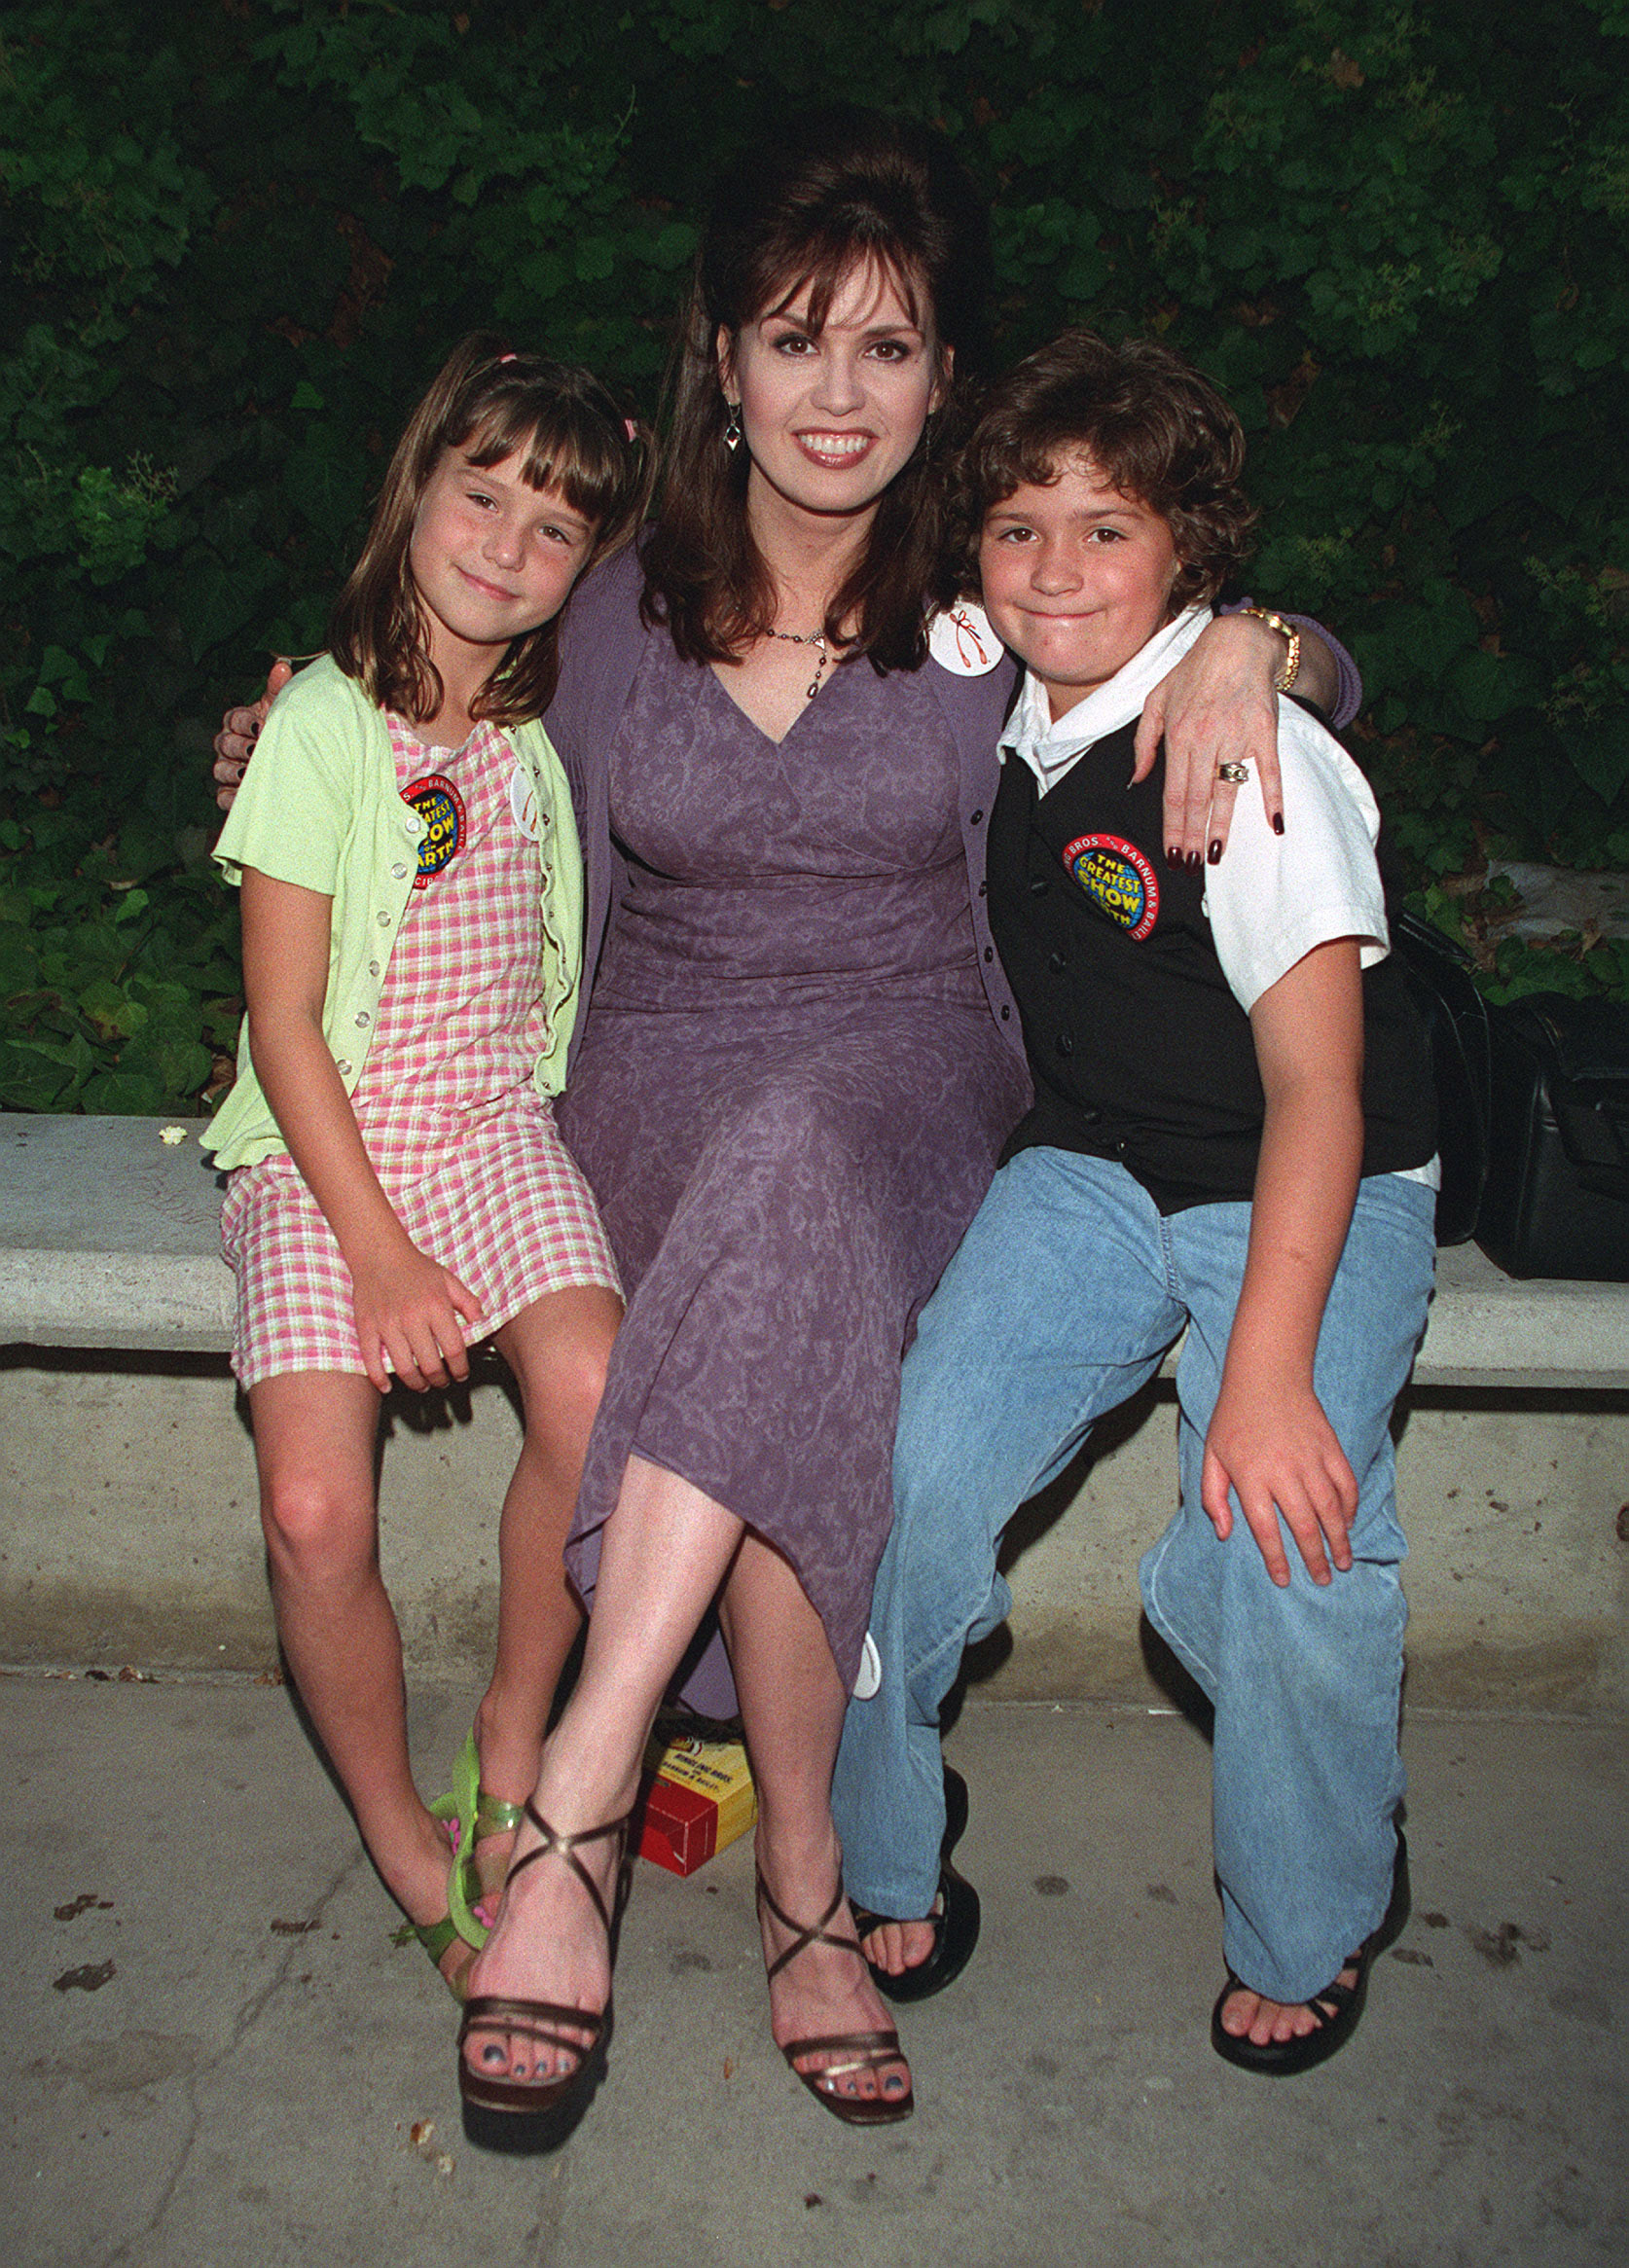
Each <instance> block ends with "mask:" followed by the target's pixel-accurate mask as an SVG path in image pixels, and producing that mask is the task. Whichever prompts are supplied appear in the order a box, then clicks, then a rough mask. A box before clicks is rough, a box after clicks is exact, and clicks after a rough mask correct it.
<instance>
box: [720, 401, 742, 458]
mask: <svg viewBox="0 0 1629 2268" xmlns="http://www.w3.org/2000/svg"><path fill="white" fill-rule="evenodd" d="M725 407H726V408H727V409H728V411H729V413H730V414H729V417H728V419H727V420H726V422H725V426H724V446H725V448H726V449H727V450H729V452H730V454H731V455H732V456H734V455H735V453H736V451H737V450H738V449H740V447H741V404H740V403H739V402H728V403H726V404H725Z"/></svg>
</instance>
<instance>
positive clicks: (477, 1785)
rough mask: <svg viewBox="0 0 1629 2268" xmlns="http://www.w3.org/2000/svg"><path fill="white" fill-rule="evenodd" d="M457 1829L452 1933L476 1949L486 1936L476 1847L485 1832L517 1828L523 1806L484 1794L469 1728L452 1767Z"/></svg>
mask: <svg viewBox="0 0 1629 2268" xmlns="http://www.w3.org/2000/svg"><path fill="white" fill-rule="evenodd" d="M446 1800H448V1801H449V1802H453V1803H455V1804H456V1806H457V1814H456V1816H457V1818H458V1822H459V1828H460V1833H459V1837H458V1843H457V1847H456V1850H455V1852H454V1854H453V1870H452V1873H451V1874H450V1875H449V1877H448V1883H447V1905H448V1913H449V1916H450V1918H451V1920H452V1921H453V1925H454V1926H455V1927H456V1929H457V1932H458V1934H459V1936H460V1937H462V1938H463V1939H464V1940H465V1942H466V1943H467V1944H470V1945H473V1946H474V1947H475V1949H476V1951H477V1952H478V1953H479V1952H480V1950H481V1948H482V1947H483V1946H484V1945H485V1944H486V1942H487V1939H488V1936H489V1929H488V1926H487V1924H486V1923H485V1922H483V1921H482V1919H481V1917H480V1915H479V1914H478V1913H477V1912H476V1910H475V1909H476V1907H477V1906H478V1905H479V1904H480V1903H481V1900H482V1898H483V1896H484V1895H485V1894H486V1893H485V1892H484V1891H483V1890H482V1888H481V1877H480V1875H479V1874H478V1873H477V1871H476V1866H475V1846H476V1845H477V1843H481V1842H484V1841H485V1840H486V1838H487V1837H488V1836H489V1835H508V1834H512V1833H514V1831H515V1830H516V1829H517V1828H518V1827H519V1826H520V1823H521V1820H522V1818H523V1817H524V1816H525V1807H524V1806H523V1805H521V1804H518V1803H509V1802H507V1801H506V1800H505V1799H504V1798H503V1797H502V1796H501V1795H489V1793H488V1791H487V1790H486V1788H484V1787H483V1786H482V1784H481V1758H480V1754H479V1752H478V1751H477V1748H476V1746H475V1735H474V1733H473V1732H472V1733H471V1734H470V1736H469V1738H468V1740H466V1741H465V1743H464V1745H463V1748H462V1750H461V1752H460V1754H459V1757H458V1761H457V1763H456V1764H455V1765H454V1766H453V1794H452V1796H451V1797H449V1798H448V1799H446Z"/></svg>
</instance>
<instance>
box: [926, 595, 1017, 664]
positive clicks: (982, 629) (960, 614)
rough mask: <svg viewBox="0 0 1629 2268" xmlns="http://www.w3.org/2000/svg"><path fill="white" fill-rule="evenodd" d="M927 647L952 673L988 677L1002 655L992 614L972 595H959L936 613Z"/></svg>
mask: <svg viewBox="0 0 1629 2268" xmlns="http://www.w3.org/2000/svg"><path fill="white" fill-rule="evenodd" d="M927 650H928V652H929V653H930V654H931V655H932V657H933V659H934V661H935V662H937V663H938V665H939V666H940V668H941V669H948V670H949V671H950V673H951V675H952V676H953V677H988V676H989V675H990V672H991V670H992V669H994V668H995V666H996V664H997V663H998V662H999V661H1000V659H1001V641H1000V639H999V638H998V637H997V636H996V635H995V631H994V630H992V629H991V627H990V617H989V616H988V615H987V614H986V613H985V611H984V608H983V607H982V606H976V605H975V604H974V603H973V601H972V599H970V598H959V599H958V600H957V602H956V604H955V605H954V606H947V607H945V608H943V609H942V610H941V611H940V612H939V613H938V614H936V615H935V616H934V617H933V620H932V621H931V622H930V623H929V624H928V626H927Z"/></svg>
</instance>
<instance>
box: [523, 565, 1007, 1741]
mask: <svg viewBox="0 0 1629 2268" xmlns="http://www.w3.org/2000/svg"><path fill="white" fill-rule="evenodd" d="M618 564H619V566H620V565H621V562H619V563H618ZM612 572H613V575H614V573H615V570H613V571H612ZM625 572H626V570H625ZM639 646H640V651H639V655H638V659H637V664H636V666H634V667H633V675H632V690H631V692H630V693H629V694H628V696H627V698H626V700H625V701H621V702H620V709H619V713H618V714H617V717H616V721H615V725H614V730H613V731H611V732H610V734H609V736H608V745H607V746H605V747H603V748H601V749H597V750H596V751H595V752H594V760H595V761H596V762H597V763H598V764H600V765H602V766H603V768H604V771H605V773H606V775H607V780H608V816H609V828H610V834H611V837H612V838H613V839H614V842H615V845H616V847H617V851H618V853H619V854H620V855H618V856H617V857H616V858H615V860H614V861H613V864H614V867H615V881H614V882H613V884H612V888H611V896H610V913H609V920H608V923H607V927H606V932H605V944H604V949H603V953H602V955H601V957H600V959H599V964H598V968H597V974H596V976H595V980H594V987H593V994H592V1007H591V1009H590V1012H589V1014H588V1016H587V1019H586V1023H585V1026H584V1028H583V1030H582V1033H581V1038H580V1044H579V1046H578V1050H577V1054H576V1057H575V1061H574V1063H573V1066H572V1070H571V1074H570V1078H569V1081H568V1084H567V1090H566V1094H565V1097H564V1098H563V1101H562V1103H561V1109H560V1122H561V1130H562V1132H563V1133H564V1134H565V1137H566V1140H567V1142H568V1143H569V1145H570V1147H571V1149H572V1151H573V1153H574V1155H575V1156H576V1158H577V1160H578V1162H579V1164H580V1165H581V1166H582V1168H583V1170H584V1171H585V1172H586V1174H587V1175H588V1179H589V1182H590V1185H591V1186H592V1188H593V1189H594V1191H595V1194H596V1196H597V1199H598V1202H599V1205H600V1208H601V1211H602V1213H603V1217H604V1221H605V1225H606V1229H607V1231H608V1233H609V1236H610V1240H611V1243H612V1246H613V1248H614V1250H615V1252H616V1255H617V1259H618V1263H619V1265H620V1267H621V1269H622V1273H623V1278H624V1282H625V1285H626V1287H627V1291H628V1295H629V1312H628V1318H627V1321H626V1322H625V1324H624V1325H623V1329H622V1332H621V1334H620V1336H619V1338H618V1340H617V1344H616V1348H615V1350H614V1352H613V1355H612V1360H611V1370H610V1379H609V1384H608V1386H607V1390H606V1394H605V1399H604V1403H603V1405H602V1407H601V1410H600V1413H599V1418H598V1422H597V1425H596V1427H595V1432H594V1437H593V1441H592V1443H591V1446H590V1450H589V1457H588V1465H587V1470H586V1472H585V1475H584V1480H583V1488H582V1494H581V1497H580V1500H579V1505H578V1512H577V1519H576V1524H575V1527H574V1529H573V1532H572V1539H571V1543H570V1545H569V1547H568V1552H567V1559H568V1564H569V1566H570V1568H571V1572H572V1575H573V1578H574V1580H575V1581H576V1582H577V1583H578V1585H579V1588H581V1589H582V1590H583V1591H584V1592H585V1594H592V1590H593V1585H594V1578H595V1570H596V1567H597V1560H598V1540H599V1530H601V1528H602V1527H603V1524H604V1522H605V1521H606V1520H607V1519H608V1518H609V1516H610V1514H611V1511H612V1509H613V1507H614V1505H615V1502H616V1498H617V1494H618V1490H619V1488H620V1486H621V1482H622V1477H623V1473H624V1469H625V1467H626V1465H627V1461H628V1458H629V1457H630V1455H631V1454H633V1453H637V1454H638V1455H639V1456H640V1457H642V1458H647V1459H649V1460H650V1461H651V1462H652V1463H654V1464H657V1465H661V1466H664V1467H666V1468H668V1469H669V1470H670V1471H673V1472H675V1473H678V1474H680V1475H681V1476H682V1477H683V1478H685V1479H686V1480H689V1481H691V1482H693V1483H695V1485H696V1486H697V1487H698V1488H700V1489H702V1490H704V1491H705V1492H706V1494H708V1495H710V1496H712V1497H713V1498H715V1499H716V1500H717V1501H718V1502H719V1503H721V1504H724V1505H725V1506H727V1507H728V1508H729V1509H730V1510H731V1511H732V1512H734V1513H736V1514H737V1515H738V1516H739V1517H740V1518H741V1519H742V1521H744V1522H745V1523H746V1525H747V1526H748V1528H750V1529H751V1530H755V1531H756V1532H757V1533H758V1534H760V1535H762V1536H763V1537H765V1538H767V1539H768V1541H769V1542H771V1543H772V1544H773V1545H775V1546H776V1548H777V1549H778V1550H779V1551H780V1552H781V1553H782V1554H784V1556H785V1557H786V1559H787V1560H788V1561H789V1562H790V1563H791V1565H792V1566H793V1568H794V1569H795V1570H796V1572H797V1575H798V1577H799V1580H800V1581H801V1583H802V1585H803V1587H804V1590H805V1591H806V1593H807V1594H808V1596H809V1598H810V1599H811V1601H812V1602H813V1603H814V1606H815V1608H816V1609H817V1611H818V1613H819V1615H820V1617H821V1620H822V1623H823V1625H824V1628H825V1631H826V1635H827V1638H829V1640H830V1643H831V1648H832V1653H833V1656H834V1658H835V1660H836V1662H837V1666H838V1670H839V1672H840V1674H841V1675H842V1676H843V1678H844V1679H845V1681H846V1682H847V1683H850V1684H851V1683H852V1681H853V1677H854V1674H855V1672H856V1669H857V1666H858V1661H859V1654H860V1648H861V1643H862V1640H863V1638H864V1633H865V1625H866V1617H867V1611H868V1608H869V1605H870V1601H871V1587H872V1581H873V1577H874V1575H875V1572H876V1566H877V1562H878V1559H879V1557H880V1555H881V1552H882V1548H883V1544H884V1541H885V1539H886V1537H887V1528H888V1522H889V1519H890V1517H891V1508H892V1505H891V1487H890V1465H891V1457H892V1446H893V1430H894V1421H895V1416H896V1412H897V1406H898V1395H899V1367H900V1359H901V1355H902V1352H903V1350H904V1348H905V1345H906V1343H907V1340H908V1338H909V1335H910V1332H911V1329H912V1326H913V1323H914V1318H915V1315H916V1313H917V1311H918V1310H919V1309H920V1307H921V1306H922V1305H923V1302H924V1301H925V1299H926V1298H927V1295H928V1294H929V1292H930V1291H931V1290H932V1289H933V1286H934V1284H935V1282H936V1281H937V1279H938V1277H939V1275H940V1272H941V1271H942V1269H943V1268H944V1266H945V1263H946V1262H947V1260H948V1259H949V1258H950V1255H951V1253H952V1252H953V1251H954V1250H955V1248H956V1245H957V1243H958V1242H959V1240H960V1237H961V1235H962V1232H963V1230H964V1229H965V1228H966V1226H967V1223H968V1222H969V1221H970V1220H971V1218H972V1215H973V1213H974V1211H975V1210H976V1209H977V1206H978V1204H979V1201H980V1199H981V1198H982V1196H983V1195H984V1192H985V1189H986V1187H987V1186H988V1184H989V1181H990V1178H991V1175H992V1173H993V1171H994V1170H995V1158H996V1154H997V1152H998V1150H999V1148H1000V1145H1001V1142H1002V1140H1003V1138H1004V1137H1005V1135H1006V1134H1007V1133H1008V1132H1009V1131H1010V1129H1011V1127H1012V1126H1013V1125H1014V1123H1015V1122H1016V1120H1017V1119H1018V1118H1019V1116H1020V1115H1021V1114H1022V1112H1023V1110H1024V1108H1025V1106H1026V1104H1027V1101H1028V1097H1029V1085H1028V1079H1027V1075H1026V1073H1025V1070H1024V1066H1023V1062H1022V1059H1021V1057H1020V1055H1019V1054H1018V1053H1017V1052H1016V1050H1015V1049H1014V1047H1013V1046H1012V1045H1011V1044H1009V1042H1010V1039H1011V1038H1012V1037H1016V1031H1014V1032H1013V1033H1011V1034H1009V1033H1008V1032H1007V1031H1004V1030H1003V1029H1002V1028H1001V1026H1000V1024H999V1023H998V1022H997V1020H996V1019H997V1017H998V1015H999V1009H998V1008H997V1009H994V1010H993V1004H992V1000H991V998H990V997H989V992H988V987H987V983H986V981H985V980H984V978H983V976H982V974H981V969H980V965H979V963H980V957H981V953H982V951H983V950H984V948H983V947H982V943H981V940H980V939H979V938H978V937H977V936H976V935H975V927H976V922H975V917H974V914H973V912H972V910H971V898H972V892H971V891H970V885H969V874H968V856H967V849H966V837H965V828H964V818H965V814H963V813H961V811H960V805H961V802H962V801H963V800H965V799H964V785H965V779H964V774H965V767H964V762H963V760H962V758H961V757H960V756H959V751H958V745H957V740H956V738H955V736H954V734H953V732H952V730H951V729H950V727H949V725H948V724H947V717H946V708H945V702H944V698H943V696H942V694H938V693H936V691H935V689H934V688H933V687H932V686H931V685H930V682H929V678H930V675H931V672H932V669H933V667H934V666H933V665H931V664H930V665H928V666H927V667H926V668H925V669H924V670H923V671H922V672H918V673H915V674H912V673H897V672H896V673H894V674H892V675H889V676H887V677H880V676H878V674H877V673H876V671H875V670H873V669H872V668H871V666H869V664H867V663H864V662H857V663H852V664H850V665H847V666H844V667H842V668H840V669H838V670H837V671H836V672H835V673H834V674H833V676H832V678H831V680H830V681H829V682H828V684H827V686H826V687H825V689H824V690H823V691H822V692H821V694H820V696H819V698H818V699H817V700H815V701H813V702H811V703H810V704H809V706H808V708H807V709H806V710H805V711H804V712H803V714H802V715H800V716H799V717H798V718H797V720H796V721H795V722H794V724H793V725H792V727H791V729H790V730H789V731H788V733H787V734H786V736H785V738H784V739H783V740H781V741H779V742H776V741H774V740H771V739H770V738H767V737H766V736H765V735H764V734H763V733H761V732H760V731H759V730H758V729H757V727H756V726H755V725H753V724H752V722H751V721H750V720H749V719H748V718H747V717H746V715H745V714H744V713H743V712H742V710H741V709H740V708H739V707H738V706H737V705H736V703H735V702H734V701H733V700H732V699H731V698H730V695H729V694H728V693H727V692H726V690H725V688H724V686H723V685H722V684H721V683H720V682H719V679H718V677H717V676H716V675H715V674H714V672H713V671H712V670H711V669H709V668H706V667H701V666H692V665H689V664H686V663H683V662H681V661H680V660H679V659H678V658H677V656H676V655H675V653H674V651H673V648H672V645H671V642H670V639H669V638H668V637H667V636H665V635H664V634H662V633H661V632H660V631H658V632H655V633H652V634H645V635H642V636H641V637H640V640H639ZM955 690H957V691H960V690H961V689H960V688H956V689H955ZM991 691H992V689H990V688H989V687H987V686H981V687H980V688H979V692H980V694H981V695H982V696H984V697H985V701H986V704H987V705H988V702H989V698H990V694H991ZM998 714H999V710H998V707H997V708H996V709H995V717H998ZM549 722H550V727H551V730H552V731H556V732H557V736H558V738H559V739H560V745H561V751H562V754H564V755H565V756H566V761H567V765H568V768H570V767H572V765H573V748H572V742H571V729H572V728H571V715H570V703H569V701H567V702H563V703H562V704H561V719H560V720H559V721H557V716H556V715H555V714H553V713H552V714H551V716H550V719H549ZM561 724H563V727H564V729H563V730H561ZM982 733H983V734H984V735H987V736H988V738H983V741H982V746H983V748H984V749H987V750H988V751H989V753H988V755H987V756H985V757H984V759H983V760H984V762H985V763H987V764H988V765H989V775H990V778H989V783H990V786H991V787H992V788H993V787H994V774H995V765H994V746H993V741H994V732H993V731H992V727H991V723H988V722H987V723H985V724H984V725H983V726H982ZM582 770H583V764H582V757H581V752H580V751H579V752H578V761H577V763H576V765H575V771H576V774H577V780H578V785H579V788H580V787H581V781H582ZM584 800H585V802H587V803H589V804H591V805H592V803H593V797H592V796H588V797H585V798H584ZM975 817H976V818H977V819H980V820H982V818H983V812H982V810H981V811H978V812H977V813H976V814H975ZM592 826H593V815H592V811H591V812H590V813H589V814H588V820H587V826H586V830H585V840H586V842H587V843H588V846H589V855H590V860H591V882H592V879H593V860H594V857H595V845H594V841H593V837H592V832H591V830H592ZM591 903H592V899H591ZM981 910H982V909H981ZM592 951H593V935H592V924H591V954H592ZM996 979H997V980H998V971H997V972H996ZM687 1692H688V1694H689V1697H690V1698H691V1699H692V1700H693V1701H695V1702H696V1704H697V1706H699V1707H702V1708H707V1709H713V1710H722V1709H724V1708H728V1707H730V1706H732V1705H733V1703H732V1697H731V1694H730V1689H729V1686H728V1683H727V1679H725V1678H721V1677H720V1676H719V1675H718V1666H717V1661H716V1656H715V1657H714V1658H713V1660H712V1661H711V1662H709V1664H708V1665H707V1667H706V1669H705V1670H704V1672H703V1674H701V1675H700V1676H699V1677H693V1678H692V1680H691V1683H690V1685H689V1686H688V1687H687Z"/></svg>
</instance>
